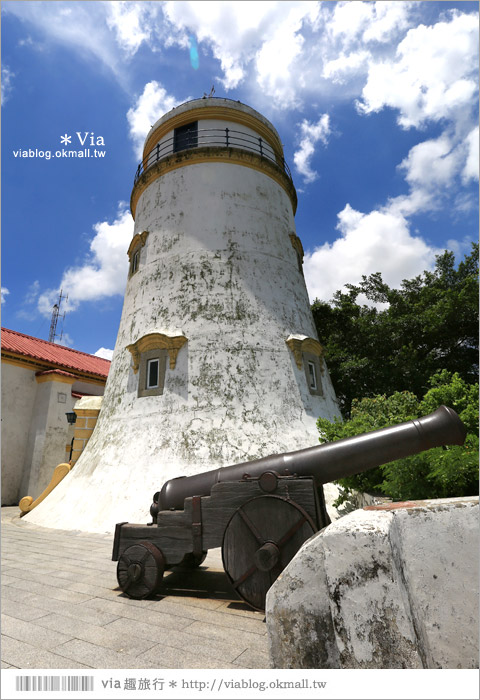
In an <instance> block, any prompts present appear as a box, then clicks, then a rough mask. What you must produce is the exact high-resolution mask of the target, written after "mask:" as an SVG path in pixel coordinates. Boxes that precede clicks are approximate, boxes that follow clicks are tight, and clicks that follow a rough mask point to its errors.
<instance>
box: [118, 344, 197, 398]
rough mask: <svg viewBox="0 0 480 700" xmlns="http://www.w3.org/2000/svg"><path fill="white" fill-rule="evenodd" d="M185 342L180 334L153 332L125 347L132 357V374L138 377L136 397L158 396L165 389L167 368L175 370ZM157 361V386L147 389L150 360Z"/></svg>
mask: <svg viewBox="0 0 480 700" xmlns="http://www.w3.org/2000/svg"><path fill="white" fill-rule="evenodd" d="M186 342H187V338H186V337H185V336H184V335H183V334H182V333H170V334H169V333H160V332H157V331H154V332H152V333H147V335H144V336H143V337H142V338H139V339H138V340H137V341H136V342H135V343H132V344H131V345H127V350H128V351H129V352H130V354H131V355H132V366H133V373H134V374H139V377H138V394H137V395H138V397H139V398H140V397H143V396H160V395H161V394H163V390H164V387H165V375H166V369H167V357H168V366H169V368H170V369H171V370H173V369H175V365H176V363H177V356H178V353H179V351H180V349H181V348H182V347H183V346H184V345H185V343H186ZM157 359H158V360H159V367H158V386H156V387H153V388H150V389H149V388H147V369H148V364H149V361H150V360H157Z"/></svg>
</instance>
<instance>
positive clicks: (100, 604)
mask: <svg viewBox="0 0 480 700" xmlns="http://www.w3.org/2000/svg"><path fill="white" fill-rule="evenodd" d="M112 542H113V534H112V536H107V535H96V534H91V533H85V532H74V533H72V532H69V531H64V530H52V529H48V528H42V527H38V526H35V525H32V524H31V523H27V522H26V521H24V520H22V519H20V518H19V510H18V508H16V507H11V508H10V507H7V508H5V507H3V508H2V549H1V555H2V647H1V658H2V668H21V669H27V668H55V669H60V668H99V669H111V668H112V669H113V668H139V669H149V668H156V669H158V668H164V669H166V668H180V669H181V668H204V669H207V668H222V669H223V668H242V669H248V668H270V662H269V657H268V650H267V636H266V625H265V617H264V615H263V613H259V612H255V611H252V610H251V609H250V608H249V607H248V606H247V605H245V604H244V603H243V602H242V601H241V600H240V599H238V598H236V594H235V592H234V591H233V589H232V588H231V586H230V584H229V582H228V579H227V576H226V574H225V572H224V570H223V567H222V563H221V555H220V553H219V550H214V551H213V552H209V554H208V557H207V559H206V560H205V562H204V564H203V565H202V567H200V569H198V570H196V571H194V572H184V571H183V572H180V571H176V572H165V577H164V580H163V582H162V587H161V589H160V591H159V594H158V595H157V596H156V598H154V599H151V600H132V599H130V598H128V597H126V596H125V595H124V594H123V593H122V592H121V590H120V589H119V588H118V585H117V579H116V565H117V563H116V562H113V561H111V553H112Z"/></svg>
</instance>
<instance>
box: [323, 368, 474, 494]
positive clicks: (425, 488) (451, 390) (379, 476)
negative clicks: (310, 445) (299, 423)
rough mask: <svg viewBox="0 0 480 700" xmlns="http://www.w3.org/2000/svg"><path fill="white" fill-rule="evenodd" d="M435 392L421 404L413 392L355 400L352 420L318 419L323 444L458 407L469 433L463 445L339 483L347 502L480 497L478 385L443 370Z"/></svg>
mask: <svg viewBox="0 0 480 700" xmlns="http://www.w3.org/2000/svg"><path fill="white" fill-rule="evenodd" d="M428 384H429V386H430V388H429V390H428V391H427V392H426V394H425V396H424V397H423V398H422V399H421V400H419V399H417V397H416V396H415V395H414V394H412V393H411V392H394V393H393V394H392V395H390V396H385V395H378V396H373V397H366V398H363V399H360V400H359V399H355V400H354V401H353V402H352V411H351V418H350V419H349V420H346V421H345V422H342V421H341V420H339V419H335V421H334V422H333V423H330V422H329V421H327V420H326V419H324V418H319V420H318V421H317V425H318V428H319V431H320V435H321V437H320V442H331V441H335V440H340V439H341V438H345V437H352V436H354V435H360V434H361V433H365V432H369V431H371V430H378V429H380V428H385V427H388V426H391V425H395V424H396V423H402V422H404V421H408V420H412V419H414V418H419V417H421V416H423V415H426V414H428V413H432V412H433V411H435V410H436V409H437V408H438V407H439V406H441V405H442V404H443V405H447V406H450V407H451V408H453V409H454V410H455V411H456V412H457V413H458V415H459V416H460V418H461V420H462V421H463V423H464V424H465V426H466V428H467V439H466V441H465V445H463V446H457V445H454V446H449V447H448V448H446V449H443V448H441V447H439V448H434V449H432V450H428V451H426V452H421V453H420V454H418V455H413V456H412V457H407V458H405V459H399V460H396V461H395V462H390V463H389V464H385V465H383V466H380V467H376V468H375V469H371V470H369V471H368V472H364V473H363V474H356V475H354V476H349V477H346V478H344V479H340V480H339V482H338V483H339V484H340V485H341V486H342V488H343V490H344V491H343V495H342V496H341V497H340V499H339V503H341V502H343V501H345V500H347V498H348V497H349V494H350V491H351V490H357V491H373V492H377V493H382V494H384V495H386V496H389V497H391V498H393V500H401V501H402V500H408V499H423V498H449V497H453V496H473V495H476V494H477V493H478V383H477V384H469V383H467V382H466V381H465V380H464V379H462V378H461V377H460V375H459V374H458V373H457V372H455V373H451V372H448V371H447V370H442V371H441V372H438V373H436V374H434V375H433V376H432V377H431V378H430V380H429V382H428Z"/></svg>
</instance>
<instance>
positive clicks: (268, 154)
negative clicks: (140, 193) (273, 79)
mask: <svg viewBox="0 0 480 700" xmlns="http://www.w3.org/2000/svg"><path fill="white" fill-rule="evenodd" d="M208 146H220V147H224V148H236V149H240V150H242V151H247V152H250V153H252V152H253V153H256V154H257V155H259V156H260V157H261V158H264V159H265V160H268V161H270V162H271V163H273V164H274V165H276V166H277V168H280V170H283V172H284V173H285V175H286V176H287V177H288V179H289V180H290V182H291V183H292V185H293V178H292V174H291V172H290V168H289V167H288V165H287V163H286V161H285V158H283V156H280V155H279V154H277V153H275V151H274V150H273V148H272V147H271V146H270V144H269V143H268V142H267V141H265V139H262V138H261V137H260V136H253V135H252V134H247V133H245V132H243V131H237V130H236V129H229V128H228V127H227V128H225V129H198V131H192V132H186V133H182V134H177V135H176V136H173V137H172V138H169V139H163V140H162V141H160V142H159V143H158V144H157V145H156V146H155V147H154V148H153V149H152V150H151V151H150V153H149V154H148V156H147V157H146V158H145V159H144V160H142V162H141V163H140V164H139V166H138V168H137V171H136V173H135V179H134V185H135V184H136V183H137V181H138V179H139V178H140V177H141V176H142V175H143V174H144V173H145V172H146V171H147V170H148V169H149V168H150V167H152V165H155V163H158V162H159V161H161V160H164V159H165V158H168V156H170V155H172V154H173V153H180V152H181V151H185V150H188V149H194V148H202V147H208Z"/></svg>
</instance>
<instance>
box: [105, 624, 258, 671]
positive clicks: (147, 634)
mask: <svg viewBox="0 0 480 700" xmlns="http://www.w3.org/2000/svg"><path fill="white" fill-rule="evenodd" d="M105 629H106V630H111V631H112V633H115V634H118V635H123V636H126V637H130V636H135V637H141V638H144V639H150V640H153V641H154V644H156V643H161V644H163V645H164V646H165V647H173V648H175V649H178V650H181V652H182V653H184V652H188V653H191V654H199V655H200V656H207V657H209V658H210V657H212V658H214V659H217V661H218V662H222V661H227V662H233V661H234V660H235V659H236V658H237V657H238V656H239V655H240V654H242V653H243V652H244V651H245V645H244V644H242V642H241V641H240V642H238V641H237V640H236V638H232V639H230V640H229V641H228V642H227V641H225V640H215V639H212V638H211V637H200V636H198V635H193V636H192V635H191V634H190V633H189V631H188V629H187V630H186V631H185V632H181V631H175V632H173V633H172V632H171V631H170V630H165V629H164V628H163V629H162V628H160V627H156V626H155V625H151V624H148V623H145V622H138V621H137V620H126V619H119V620H115V622H112V623H110V624H109V625H107V626H106V627H105ZM152 646H153V645H152Z"/></svg>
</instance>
